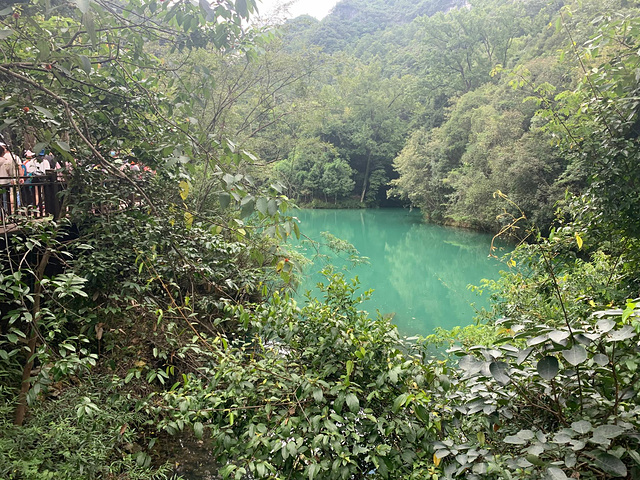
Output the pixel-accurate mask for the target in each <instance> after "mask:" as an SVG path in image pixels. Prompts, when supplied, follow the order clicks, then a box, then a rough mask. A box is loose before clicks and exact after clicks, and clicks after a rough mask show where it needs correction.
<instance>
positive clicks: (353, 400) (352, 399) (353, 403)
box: [345, 393, 360, 413]
mask: <svg viewBox="0 0 640 480" xmlns="http://www.w3.org/2000/svg"><path fill="white" fill-rule="evenodd" d="M345 402H346V403H347V407H349V410H351V411H352V412H354V413H355V412H357V411H358V410H360V402H359V401H358V397H356V396H355V395H354V394H353V393H348V394H347V396H346V397H345Z"/></svg>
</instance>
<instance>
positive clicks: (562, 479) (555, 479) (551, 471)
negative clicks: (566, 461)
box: [547, 467, 568, 480]
mask: <svg viewBox="0 0 640 480" xmlns="http://www.w3.org/2000/svg"><path fill="white" fill-rule="evenodd" d="M547 478H549V480H567V478H568V477H567V475H566V474H565V473H564V472H563V471H562V470H561V469H559V468H558V467H549V468H547Z"/></svg>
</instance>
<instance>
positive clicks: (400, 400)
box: [391, 393, 409, 413]
mask: <svg viewBox="0 0 640 480" xmlns="http://www.w3.org/2000/svg"><path fill="white" fill-rule="evenodd" d="M407 398H409V394H408V393H403V394H402V395H399V396H398V397H396V399H395V400H394V402H393V407H392V408H391V410H392V411H393V413H398V412H399V411H400V409H401V408H402V407H403V406H404V403H405V402H406V401H407Z"/></svg>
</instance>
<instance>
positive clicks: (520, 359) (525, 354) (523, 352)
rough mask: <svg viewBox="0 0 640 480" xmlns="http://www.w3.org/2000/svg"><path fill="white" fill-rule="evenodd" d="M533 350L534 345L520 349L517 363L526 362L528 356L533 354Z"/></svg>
mask: <svg viewBox="0 0 640 480" xmlns="http://www.w3.org/2000/svg"><path fill="white" fill-rule="evenodd" d="M531 352H533V347H529V348H527V349H525V350H520V351H519V352H518V357H517V358H516V365H522V362H524V361H525V360H526V359H527V357H528V356H529V355H531Z"/></svg>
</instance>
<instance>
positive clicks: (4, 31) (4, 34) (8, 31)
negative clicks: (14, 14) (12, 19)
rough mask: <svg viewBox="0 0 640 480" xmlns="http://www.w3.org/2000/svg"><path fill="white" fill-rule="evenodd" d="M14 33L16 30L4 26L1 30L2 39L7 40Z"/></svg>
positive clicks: (0, 38)
mask: <svg viewBox="0 0 640 480" xmlns="http://www.w3.org/2000/svg"><path fill="white" fill-rule="evenodd" d="M14 33H15V32H14V31H13V30H11V29H10V28H4V29H2V30H0V40H6V39H7V38H9V37H10V36H11V35H13V34H14Z"/></svg>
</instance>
